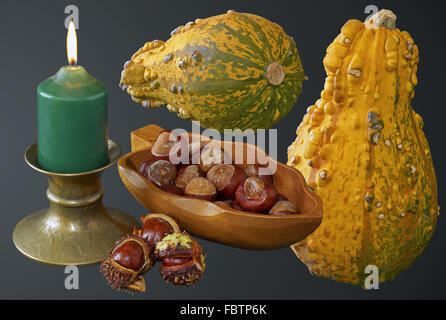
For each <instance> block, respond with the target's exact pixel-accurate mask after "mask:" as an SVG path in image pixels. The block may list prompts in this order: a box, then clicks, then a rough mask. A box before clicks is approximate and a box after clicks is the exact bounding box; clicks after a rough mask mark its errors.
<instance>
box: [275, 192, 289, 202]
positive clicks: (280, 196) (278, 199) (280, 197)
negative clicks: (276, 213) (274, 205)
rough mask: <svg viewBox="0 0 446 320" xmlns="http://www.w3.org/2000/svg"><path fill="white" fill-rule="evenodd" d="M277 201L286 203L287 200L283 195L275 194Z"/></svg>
mask: <svg viewBox="0 0 446 320" xmlns="http://www.w3.org/2000/svg"><path fill="white" fill-rule="evenodd" d="M277 201H288V198H287V197H286V196H285V195H283V194H281V193H278V194H277Z"/></svg>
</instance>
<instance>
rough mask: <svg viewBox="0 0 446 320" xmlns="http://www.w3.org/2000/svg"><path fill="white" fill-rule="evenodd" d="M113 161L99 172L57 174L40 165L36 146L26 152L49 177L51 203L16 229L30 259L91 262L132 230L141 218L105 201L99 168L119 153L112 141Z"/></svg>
mask: <svg viewBox="0 0 446 320" xmlns="http://www.w3.org/2000/svg"><path fill="white" fill-rule="evenodd" d="M108 153H109V159H110V160H109V163H108V164H107V165H106V166H104V167H102V168H99V169H97V170H93V171H90V172H83V173H76V174H58V173H53V172H48V171H45V170H42V169H41V168H39V165H38V162H37V145H36V144H35V145H33V146H31V147H30V148H28V150H27V151H26V153H25V160H26V162H27V163H28V164H29V165H30V166H31V167H32V168H33V169H35V170H37V171H39V172H42V173H44V174H46V175H47V176H48V181H49V188H48V190H47V197H48V199H49V201H50V206H49V208H47V209H43V210H39V211H37V212H35V213H33V214H31V215H29V216H27V217H26V218H24V219H23V220H21V221H20V222H19V223H18V224H17V225H16V227H15V229H14V232H13V241H14V244H15V246H16V247H17V249H18V250H19V251H20V252H21V253H23V254H24V255H25V256H27V257H28V258H31V259H33V260H36V261H39V262H43V263H47V264H52V265H77V266H79V265H89V264H95V263H98V262H100V261H102V260H104V259H105V258H106V257H107V256H108V253H109V251H110V249H111V247H112V246H113V244H114V243H115V242H116V241H117V240H118V239H119V238H121V237H122V236H124V235H126V234H130V233H132V231H133V228H134V227H139V223H138V221H137V220H136V219H135V218H134V217H132V216H130V215H128V214H126V213H124V212H122V211H120V210H117V209H112V208H105V207H104V206H103V204H102V196H103V194H104V191H103V189H102V186H101V182H100V175H101V172H102V171H104V170H105V169H107V168H109V167H111V166H112V165H113V164H114V163H115V162H116V161H117V160H118V158H119V157H120V155H121V149H120V147H119V146H118V145H117V144H116V143H114V142H113V141H111V140H109V146H108Z"/></svg>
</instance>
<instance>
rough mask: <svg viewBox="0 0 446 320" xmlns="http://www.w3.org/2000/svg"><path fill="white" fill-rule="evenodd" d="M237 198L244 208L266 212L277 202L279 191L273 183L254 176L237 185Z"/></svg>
mask: <svg viewBox="0 0 446 320" xmlns="http://www.w3.org/2000/svg"><path fill="white" fill-rule="evenodd" d="M235 198H236V200H237V203H238V204H239V206H240V207H241V208H242V209H244V210H248V211H261V212H264V211H267V210H269V209H270V208H271V207H272V206H273V205H274V203H275V202H276V200H277V192H276V190H275V189H274V187H273V186H272V185H271V184H269V183H267V182H265V181H264V180H263V179H261V178H259V177H258V176H254V177H250V178H248V179H246V180H245V182H244V183H241V184H240V185H239V186H238V187H237V190H236V192H235Z"/></svg>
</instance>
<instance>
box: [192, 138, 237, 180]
mask: <svg viewBox="0 0 446 320" xmlns="http://www.w3.org/2000/svg"><path fill="white" fill-rule="evenodd" d="M223 163H226V164H228V163H232V159H231V158H230V157H229V155H228V154H227V153H226V152H225V151H224V150H223V149H222V148H221V142H220V141H219V142H218V143H217V142H211V143H208V144H207V145H205V146H204V147H203V148H202V149H201V150H200V163H199V166H200V168H201V169H202V170H203V171H204V172H208V171H209V169H211V168H212V166H214V165H215V164H223Z"/></svg>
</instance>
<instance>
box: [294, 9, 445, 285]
mask: <svg viewBox="0 0 446 320" xmlns="http://www.w3.org/2000/svg"><path fill="white" fill-rule="evenodd" d="M384 14H386V12H384ZM392 15H393V14H391V13H390V14H388V16H387V17H386V19H385V20H386V22H390V29H389V27H388V25H389V24H387V25H385V26H386V27H382V26H381V27H379V26H377V25H374V24H373V23H374V22H373V21H369V22H366V23H361V22H360V21H357V20H350V21H348V22H347V23H346V24H345V25H344V26H343V27H342V29H341V34H340V35H339V36H337V37H336V39H335V40H334V41H333V43H332V44H331V45H330V46H329V47H328V49H327V55H326V57H325V59H324V66H325V70H326V72H327V78H326V80H325V86H324V90H323V91H322V93H321V98H320V99H319V100H318V101H316V103H315V105H313V106H310V107H309V108H308V112H307V114H306V115H305V116H304V119H303V121H302V123H301V124H300V125H299V127H298V129H297V138H296V140H295V141H294V143H293V144H292V145H291V146H290V147H289V149H288V159H289V160H288V165H290V166H293V167H295V168H297V169H298V170H300V171H301V172H302V173H303V175H304V176H305V178H306V179H307V182H308V184H309V186H311V187H312V188H313V189H314V191H315V192H316V193H317V194H318V195H319V196H320V197H321V199H322V201H323V205H324V218H323V221H322V224H321V225H320V227H319V228H318V229H317V230H316V231H315V232H314V233H313V234H312V235H310V236H309V237H307V238H306V239H305V240H303V241H301V242H299V243H297V244H294V245H293V246H291V248H292V249H293V251H294V252H295V253H296V254H297V256H298V257H299V258H300V259H301V260H302V261H303V262H304V263H305V264H306V265H307V266H308V268H309V269H310V271H311V272H312V273H314V274H316V275H318V276H321V277H326V278H330V279H333V280H336V281H342V282H346V283H350V284H354V285H364V279H365V277H367V275H368V274H365V273H364V270H365V267H366V266H367V265H375V266H377V267H378V269H379V272H380V273H379V278H380V282H382V281H387V280H392V279H393V278H394V277H395V276H397V275H398V274H399V273H401V272H402V271H404V270H406V269H407V268H408V267H409V266H410V265H411V264H412V263H413V262H414V261H415V259H416V258H417V257H418V256H419V255H420V254H421V253H422V252H423V250H424V248H425V247H426V246H427V244H428V242H429V240H430V238H431V236H432V234H433V232H434V229H435V226H436V222H437V216H438V215H439V207H438V202H437V184H436V177H435V172H434V167H433V164H432V158H431V154H430V151H429V145H428V143H427V141H426V137H425V135H424V133H423V131H422V128H423V121H422V119H421V117H420V116H419V115H418V114H417V113H415V111H414V110H413V109H412V107H411V105H410V100H411V98H412V97H413V95H414V86H415V85H416V84H417V77H416V71H417V64H418V60H419V56H418V47H417V46H416V45H415V44H414V41H413V39H412V38H411V36H410V35H409V34H408V33H407V32H405V31H400V30H398V29H394V28H392V23H391V22H392V21H391V20H392ZM393 17H394V15H393ZM394 19H396V17H395V18H394ZM394 22H395V21H393V24H394Z"/></svg>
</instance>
